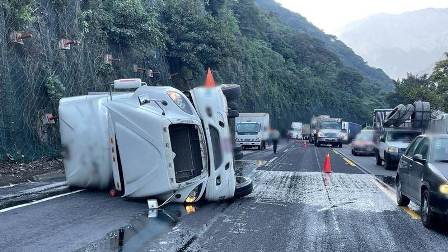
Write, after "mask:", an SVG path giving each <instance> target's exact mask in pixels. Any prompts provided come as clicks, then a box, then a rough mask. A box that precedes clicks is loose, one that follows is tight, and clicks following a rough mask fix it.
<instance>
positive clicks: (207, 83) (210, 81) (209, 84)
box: [204, 67, 216, 87]
mask: <svg viewBox="0 0 448 252" xmlns="http://www.w3.org/2000/svg"><path fill="white" fill-rule="evenodd" d="M204 86H206V87H215V86H216V82H215V79H214V78H213V74H212V70H210V67H209V68H208V69H207V76H206V77H205V83H204Z"/></svg>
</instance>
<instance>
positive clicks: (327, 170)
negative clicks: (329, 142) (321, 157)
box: [324, 153, 331, 173]
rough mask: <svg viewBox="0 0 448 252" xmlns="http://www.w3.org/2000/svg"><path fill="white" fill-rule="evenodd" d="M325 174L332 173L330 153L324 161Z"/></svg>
mask: <svg viewBox="0 0 448 252" xmlns="http://www.w3.org/2000/svg"><path fill="white" fill-rule="evenodd" d="M324 172H325V173H331V162H330V153H328V154H327V155H326V156H325V161H324Z"/></svg>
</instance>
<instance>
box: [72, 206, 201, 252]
mask: <svg viewBox="0 0 448 252" xmlns="http://www.w3.org/2000/svg"><path fill="white" fill-rule="evenodd" d="M199 207H200V205H179V204H169V205H167V206H165V207H164V208H163V209H158V210H149V211H148V212H147V213H141V214H139V215H137V216H135V217H134V218H133V219H132V220H130V223H129V225H127V226H125V227H122V228H120V229H118V230H115V231H112V232H110V233H108V234H107V235H106V236H105V237H104V238H103V239H101V240H99V241H96V242H93V243H91V244H89V245H88V246H86V247H85V248H82V249H80V250H78V251H137V250H142V249H143V248H144V247H145V244H146V243H147V242H150V241H152V240H154V239H155V238H157V237H158V236H159V235H161V234H164V233H166V232H168V231H170V230H171V229H172V228H173V227H174V226H175V225H176V224H177V223H178V222H179V221H180V219H181V218H182V217H183V216H185V215H190V214H194V213H196V212H197V211H198V209H199Z"/></svg>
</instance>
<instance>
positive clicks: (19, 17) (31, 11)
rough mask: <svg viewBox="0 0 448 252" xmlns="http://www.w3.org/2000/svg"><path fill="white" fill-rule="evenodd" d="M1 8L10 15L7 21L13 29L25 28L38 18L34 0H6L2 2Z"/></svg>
mask: <svg viewBox="0 0 448 252" xmlns="http://www.w3.org/2000/svg"><path fill="white" fill-rule="evenodd" d="M0 7H1V8H0V10H3V11H4V12H5V13H7V14H9V15H8V17H9V18H8V20H7V23H9V24H10V26H11V28H13V29H23V28H25V27H27V26H28V25H30V24H31V23H33V22H34V21H35V20H36V16H35V12H36V10H37V8H36V2H35V1H34V0H6V1H1V2H0Z"/></svg>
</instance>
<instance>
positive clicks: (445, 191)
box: [439, 184, 448, 194]
mask: <svg viewBox="0 0 448 252" xmlns="http://www.w3.org/2000/svg"><path fill="white" fill-rule="evenodd" d="M439 192H440V193H443V194H448V184H443V185H440V186H439Z"/></svg>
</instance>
